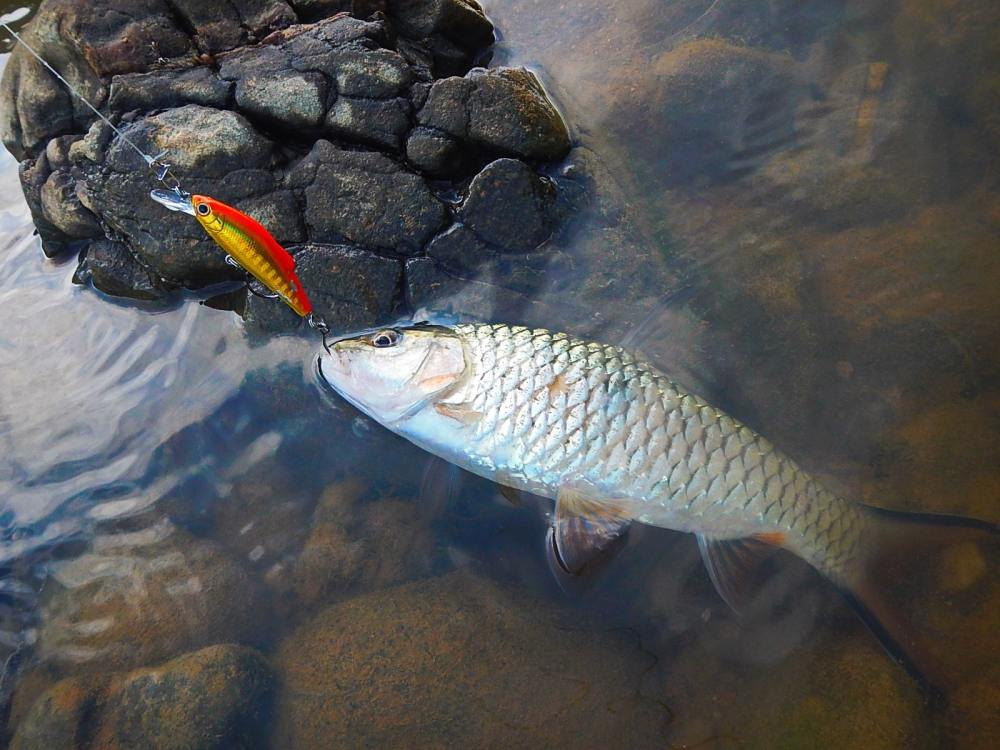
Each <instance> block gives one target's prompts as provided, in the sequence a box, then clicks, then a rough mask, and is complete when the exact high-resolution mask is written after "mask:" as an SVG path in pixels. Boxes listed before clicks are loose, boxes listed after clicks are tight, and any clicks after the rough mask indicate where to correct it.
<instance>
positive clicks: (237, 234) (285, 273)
mask: <svg viewBox="0 0 1000 750" xmlns="http://www.w3.org/2000/svg"><path fill="white" fill-rule="evenodd" d="M150 197H151V198H152V199H153V200H155V201H156V202H157V203H159V204H160V205H162V206H165V207H166V208H169V209H170V210H171V211H181V212H183V213H187V214H191V215H192V216H194V217H195V218H196V219H197V220H198V223H199V224H201V226H202V228H203V229H204V230H205V232H206V233H207V234H208V236H209V237H211V238H212V239H213V240H215V243H216V244H217V245H218V246H219V247H221V248H222V249H223V250H224V251H225V253H226V256H227V258H228V259H230V262H231V263H232V264H233V265H235V266H236V267H237V268H240V269H242V270H244V271H246V272H247V273H249V274H250V275H251V276H253V277H254V278H255V279H257V280H258V281H259V282H260V283H261V284H263V285H264V286H266V287H267V288H268V289H270V290H271V291H272V292H274V293H275V294H277V295H278V296H279V297H280V298H281V299H282V300H283V301H284V302H285V304H287V305H288V306H289V307H290V308H292V310H294V311H295V312H296V313H298V314H299V315H300V316H302V317H303V318H308V317H309V316H310V315H312V310H313V308H312V303H311V302H310V301H309V298H308V297H307V296H306V292H305V289H303V287H302V282H301V281H300V280H299V277H298V275H296V273H295V259H294V258H293V257H292V256H291V255H290V254H289V253H288V251H287V250H285V248H283V247H282V246H281V245H279V244H278V241H277V240H276V239H274V237H272V236H271V233H270V232H268V231H267V229H265V228H264V227H263V226H262V225H261V224H260V223H259V222H257V221H255V220H254V219H252V218H250V217H249V216H247V215H246V214H245V213H242V212H241V211H237V210H236V209H235V208H233V207H232V206H229V205H227V204H225V203H223V202H222V201H218V200H215V199H214V198H209V197H208V196H204V195H189V194H187V193H185V192H184V191H182V190H180V189H176V188H175V189H174V190H154V191H152V192H151V193H150Z"/></svg>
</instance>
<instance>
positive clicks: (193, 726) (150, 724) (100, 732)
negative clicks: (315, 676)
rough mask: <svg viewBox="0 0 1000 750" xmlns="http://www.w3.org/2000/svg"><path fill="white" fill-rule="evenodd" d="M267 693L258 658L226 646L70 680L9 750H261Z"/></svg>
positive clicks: (42, 703) (40, 706) (37, 709)
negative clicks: (90, 749)
mask: <svg viewBox="0 0 1000 750" xmlns="http://www.w3.org/2000/svg"><path fill="white" fill-rule="evenodd" d="M271 688H272V677H271V672H270V669H269V668H268V667H267V664H266V662H265V661H264V659H263V657H262V656H261V655H260V654H259V653H257V652H256V651H254V650H253V649H250V648H246V647H244V646H234V645H229V644H226V645H220V646H210V647H208V648H205V649H202V650H201V651H196V652H194V653H190V654H185V655H183V656H180V657H178V658H176V659H173V660H171V661H168V662H166V663H164V664H161V665H160V666H157V667H146V668H143V669H139V670H136V671H134V672H127V673H112V674H102V675H97V676H93V677H89V678H84V679H81V678H69V679H66V680H63V681H61V682H58V683H57V684H56V685H54V686H53V687H52V688H50V689H49V690H47V691H46V692H45V693H43V694H42V695H41V696H40V697H39V698H38V699H37V700H36V702H35V703H34V705H33V706H32V707H31V709H30V710H29V711H28V712H27V714H26V715H25V716H24V718H23V719H22V720H21V721H20V723H19V724H18V726H17V730H16V733H15V735H14V738H13V741H12V743H11V749H12V750H63V748H65V749H66V750H71V749H73V748H78V747H107V748H156V750H168V749H173V748H176V750H191V749H192V748H198V749H199V750H210V749H218V750H224V749H225V748H232V747H243V748H252V747H260V746H262V744H263V743H262V741H261V738H260V735H261V729H262V724H263V720H264V718H265V716H266V712H267V708H268V701H269V698H270V694H271Z"/></svg>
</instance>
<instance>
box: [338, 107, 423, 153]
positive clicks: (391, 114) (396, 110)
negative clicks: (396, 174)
mask: <svg viewBox="0 0 1000 750" xmlns="http://www.w3.org/2000/svg"><path fill="white" fill-rule="evenodd" d="M326 127H327V129H328V130H329V131H330V133H332V134H333V135H335V136H339V137H342V138H348V139H353V140H355V141H359V142H361V143H370V144H372V145H374V146H383V147H385V148H388V149H392V150H396V151H398V150H399V149H400V148H402V144H403V136H404V135H406V131H407V130H409V128H410V102H409V101H408V100H406V99H385V100H377V99H352V98H350V97H346V96H341V97H338V98H337V101H336V103H335V104H334V105H333V107H332V108H331V109H330V112H329V114H328V115H327V117H326Z"/></svg>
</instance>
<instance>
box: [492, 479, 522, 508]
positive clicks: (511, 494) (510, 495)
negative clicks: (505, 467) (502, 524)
mask: <svg viewBox="0 0 1000 750" xmlns="http://www.w3.org/2000/svg"><path fill="white" fill-rule="evenodd" d="M497 489H498V490H500V494H501V495H503V496H504V497H505V498H507V502H508V503H510V504H511V505H513V506H514V507H515V508H520V507H521V505H523V504H524V499H523V498H522V497H521V491H520V490H516V489H514V488H513V487H510V486H508V485H506V484H498V485H497Z"/></svg>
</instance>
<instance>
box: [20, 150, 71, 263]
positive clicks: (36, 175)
mask: <svg viewBox="0 0 1000 750" xmlns="http://www.w3.org/2000/svg"><path fill="white" fill-rule="evenodd" d="M51 175H52V169H51V167H50V166H49V160H48V157H47V156H46V155H45V153H42V154H40V155H39V156H38V158H37V159H25V160H24V161H22V162H21V163H20V165H18V176H19V177H20V179H21V190H22V192H23V193H24V200H25V202H26V203H27V204H28V207H29V208H30V209H31V215H32V216H33V217H34V219H35V228H36V229H37V230H38V236H39V237H41V239H42V250H43V252H44V253H45V255H47V256H48V257H50V258H54V257H56V256H59V255H62V254H63V253H65V252H66V250H67V248H69V247H70V246H71V243H72V238H71V237H69V236H67V235H66V234H64V233H63V232H62V231H61V230H60V229H59V228H58V227H57V226H55V225H54V224H53V223H52V222H51V221H49V219H48V218H47V217H46V216H45V209H44V206H43V204H42V189H43V188H44V187H45V184H46V183H47V182H48V179H49V177H50V176H51Z"/></svg>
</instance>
